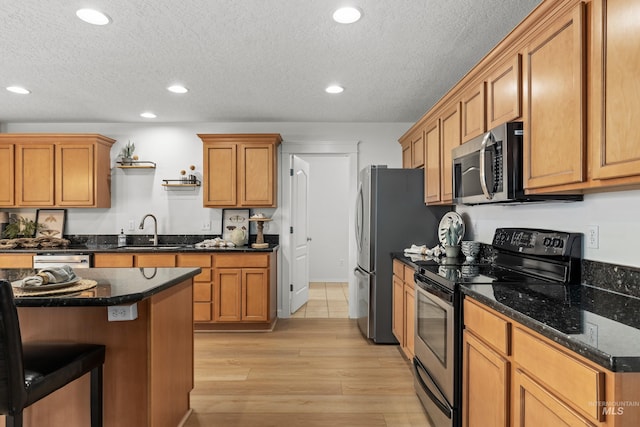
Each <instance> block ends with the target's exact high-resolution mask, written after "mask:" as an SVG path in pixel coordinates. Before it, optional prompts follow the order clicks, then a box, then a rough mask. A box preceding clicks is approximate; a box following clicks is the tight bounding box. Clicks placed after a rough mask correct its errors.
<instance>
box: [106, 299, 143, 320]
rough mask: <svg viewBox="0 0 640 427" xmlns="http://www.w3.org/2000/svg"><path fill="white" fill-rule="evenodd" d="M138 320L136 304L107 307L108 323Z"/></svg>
mask: <svg viewBox="0 0 640 427" xmlns="http://www.w3.org/2000/svg"><path fill="white" fill-rule="evenodd" d="M137 318H138V304H135V303H134V304H131V305H112V306H109V307H107V320H108V321H109V322H122V321H125V320H136V319H137Z"/></svg>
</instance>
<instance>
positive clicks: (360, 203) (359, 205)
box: [355, 183, 364, 252]
mask: <svg viewBox="0 0 640 427" xmlns="http://www.w3.org/2000/svg"><path fill="white" fill-rule="evenodd" d="M363 215H364V197H363V195H362V183H360V184H359V186H358V197H357V199H356V226H355V232H356V245H357V246H358V252H360V251H361V250H362V223H363V221H364V218H363Z"/></svg>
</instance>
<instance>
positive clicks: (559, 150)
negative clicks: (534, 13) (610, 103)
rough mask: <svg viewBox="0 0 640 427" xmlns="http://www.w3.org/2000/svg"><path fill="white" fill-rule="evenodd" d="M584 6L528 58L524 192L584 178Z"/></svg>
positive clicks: (543, 37)
mask: <svg viewBox="0 0 640 427" xmlns="http://www.w3.org/2000/svg"><path fill="white" fill-rule="evenodd" d="M583 10H584V5H583V4H582V3H580V4H578V5H576V6H575V7H574V8H573V9H572V10H570V11H569V12H567V13H565V14H564V15H562V16H560V17H559V18H556V19H554V20H553V21H552V22H551V24H550V25H549V26H548V27H547V28H546V29H545V30H544V31H543V32H542V33H541V34H539V35H538V36H536V37H535V38H534V39H533V40H532V41H531V43H530V44H529V45H528V48H527V50H526V55H525V70H524V74H525V75H526V78H525V84H526V88H525V90H526V95H525V99H526V102H525V121H526V123H525V137H524V159H523V160H524V179H525V188H526V189H535V188H541V187H551V186H557V185H563V184H572V183H579V182H582V181H583V180H584V179H585V165H584V164H585V157H584V152H585V135H584V127H585V120H586V118H585V113H584V110H585V105H586V101H585V77H584V74H585V67H584V58H585V51H584V44H585V43H584V23H583V19H584V17H583V15H584V12H583Z"/></svg>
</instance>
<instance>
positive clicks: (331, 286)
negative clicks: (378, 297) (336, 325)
mask: <svg viewBox="0 0 640 427" xmlns="http://www.w3.org/2000/svg"><path fill="white" fill-rule="evenodd" d="M291 317H294V318H306V319H312V318H313V319H318V318H320V319H327V318H331V319H346V318H348V317H349V284H348V283H343V282H311V283H309V301H308V302H307V303H306V304H305V305H303V306H302V307H300V308H299V309H298V310H297V311H296V312H295V313H293V314H292V315H291Z"/></svg>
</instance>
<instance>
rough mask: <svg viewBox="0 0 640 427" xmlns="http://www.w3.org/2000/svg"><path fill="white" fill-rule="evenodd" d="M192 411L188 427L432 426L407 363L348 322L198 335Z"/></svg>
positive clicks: (283, 322)
mask: <svg viewBox="0 0 640 427" xmlns="http://www.w3.org/2000/svg"><path fill="white" fill-rule="evenodd" d="M191 407H192V408H193V413H192V414H191V416H190V417H189V419H188V420H187V421H186V423H185V424H184V425H185V427H205V426H206V427H217V426H224V427H244V426H247V427H263V426H274V427H279V426H286V427H290V426H304V427H314V426H323V427H324V426H328V425H330V426H337V427H340V426H345V427H347V426H348V427H360V426H362V427H365V426H366V427H375V426H381V427H382V426H387V427H399V426H429V423H428V421H427V416H426V415H425V413H424V410H423V409H422V406H421V405H420V402H419V400H418V398H417V397H416V395H415V392H414V389H413V377H412V374H411V366H410V363H409V361H408V360H406V359H404V358H403V356H402V355H401V353H400V350H399V349H398V347H397V346H393V345H375V344H372V343H370V342H368V341H367V340H365V339H364V338H363V337H362V335H361V334H360V332H359V330H358V327H357V325H356V323H355V320H351V319H305V318H299V319H293V318H292V319H280V320H278V323H277V324H276V328H275V330H274V331H273V332H257V333H237V332H236V333H206V332H204V333H196V336H195V388H194V390H193V391H192V393H191Z"/></svg>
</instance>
